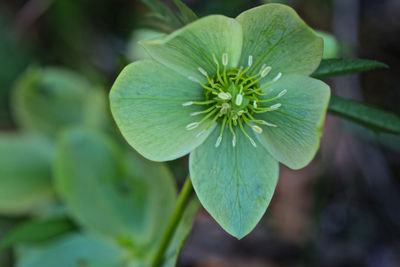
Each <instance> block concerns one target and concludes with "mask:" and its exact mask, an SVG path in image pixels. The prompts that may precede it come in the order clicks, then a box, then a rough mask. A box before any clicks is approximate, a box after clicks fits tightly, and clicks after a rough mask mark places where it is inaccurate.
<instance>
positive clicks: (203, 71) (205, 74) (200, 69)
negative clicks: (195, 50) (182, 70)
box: [198, 67, 208, 78]
mask: <svg viewBox="0 0 400 267" xmlns="http://www.w3.org/2000/svg"><path fill="white" fill-rule="evenodd" d="M198 70H199V71H200V73H201V74H203V75H204V76H205V77H206V78H208V73H207V71H205V70H204V69H203V68H202V67H199V68H198Z"/></svg>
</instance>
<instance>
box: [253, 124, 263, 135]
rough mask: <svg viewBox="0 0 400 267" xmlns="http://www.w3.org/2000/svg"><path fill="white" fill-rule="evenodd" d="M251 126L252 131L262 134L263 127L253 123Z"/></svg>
mask: <svg viewBox="0 0 400 267" xmlns="http://www.w3.org/2000/svg"><path fill="white" fill-rule="evenodd" d="M251 128H253V131H254V132H256V133H258V134H262V132H263V129H262V128H261V127H260V126H257V125H253V126H251Z"/></svg>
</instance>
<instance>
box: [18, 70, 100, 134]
mask: <svg viewBox="0 0 400 267" xmlns="http://www.w3.org/2000/svg"><path fill="white" fill-rule="evenodd" d="M105 99H106V98H105V96H104V94H102V92H100V91H98V90H95V89H94V88H93V87H92V85H91V84H90V83H89V82H88V81H87V80H85V79H84V78H83V77H82V76H80V75H78V74H77V73H74V72H71V71H69V70H66V69H62V68H55V67H48V68H44V69H39V68H30V69H28V71H27V72H26V73H24V74H23V76H22V77H21V78H20V80H19V81H18V83H17V84H16V87H15V88H14V92H13V99H12V100H13V109H14V113H15V119H16V121H17V124H18V125H19V126H20V127H21V128H23V129H24V130H28V131H32V132H37V133H40V134H45V135H47V136H50V137H54V136H56V135H57V133H58V131H60V130H62V129H63V128H65V127H70V126H74V125H85V126H90V127H102V126H103V124H105V121H104V120H105V118H107V115H106V112H105V111H106V102H105ZM94 114H95V116H94Z"/></svg>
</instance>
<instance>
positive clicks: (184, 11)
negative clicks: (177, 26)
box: [173, 0, 198, 24]
mask: <svg viewBox="0 0 400 267" xmlns="http://www.w3.org/2000/svg"><path fill="white" fill-rule="evenodd" d="M173 1H174V4H175V5H176V7H177V8H178V9H179V12H180V14H179V15H180V17H181V20H182V21H183V23H184V24H189V23H190V22H193V21H195V20H196V19H198V17H197V15H196V13H194V12H193V10H191V9H190V8H189V7H188V6H187V5H185V4H184V3H183V2H182V1H181V0H173Z"/></svg>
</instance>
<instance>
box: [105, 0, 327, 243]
mask: <svg viewBox="0 0 400 267" xmlns="http://www.w3.org/2000/svg"><path fill="white" fill-rule="evenodd" d="M142 45H143V46H144V48H145V49H146V50H147V52H148V53H149V54H150V55H151V56H152V58H153V59H154V60H150V61H139V62H135V63H133V64H130V65H129V66H127V67H126V68H125V69H124V70H123V71H122V72H121V74H120V75H119V77H118V78H117V80H116V82H115V84H114V86H113V88H112V90H111V95H110V98H111V110H112V113H113V115H114V118H115V120H116V122H117V125H118V126H119V128H120V130H121V132H122V134H123V135H124V137H125V138H126V140H127V141H128V142H129V144H130V145H131V146H132V147H134V148H135V149H136V150H137V151H138V152H139V153H141V154H142V155H143V156H145V157H146V158H148V159H151V160H154V161H166V160H173V159H176V158H179V157H182V156H184V155H186V154H188V153H190V158H189V168H190V175H191V179H192V183H193V186H194V189H195V191H196V193H197V195H198V197H199V199H200V201H201V203H202V204H203V206H204V207H205V208H206V209H207V211H208V212H209V213H210V214H211V215H212V216H213V217H214V218H215V219H216V221H217V222H218V223H219V224H220V225H221V226H222V227H223V228H224V229H225V230H226V231H227V232H229V233H230V234H232V235H234V236H236V237H238V238H241V237H243V236H245V235H246V234H248V233H249V232H250V231H251V230H252V229H253V228H254V227H255V225H256V224H257V223H258V221H259V220H260V219H261V217H262V215H263V214H264V212H265V210H266V208H267V206H268V204H269V202H270V200H271V198H272V195H273V192H274V190H275V186H276V183H277V179H278V172H279V164H278V162H281V163H283V164H285V165H286V166H288V167H290V168H292V169H299V168H302V167H304V166H305V165H307V164H308V163H309V162H310V161H311V160H312V158H313V157H314V155H315V153H316V151H317V149H318V147H319V140H320V136H321V132H322V125H323V121H324V116H325V112H326V109H327V105H328V101H329V96H330V90H329V87H328V85H326V84H324V83H323V82H321V81H319V80H315V79H312V78H309V77H307V75H310V74H311V73H312V72H313V71H314V70H315V69H316V68H317V67H318V65H319V63H320V60H321V56H322V51H323V43H322V39H321V38H320V37H318V36H317V35H316V34H315V33H314V32H313V31H312V30H311V29H310V28H309V27H308V26H307V25H306V24H305V23H304V22H303V21H302V20H301V19H300V18H299V17H298V15H297V14H296V13H295V12H294V11H293V10H292V9H291V8H289V7H287V6H284V5H279V4H269V5H264V6H260V7H257V8H254V9H251V10H248V11H245V12H243V13H242V14H240V15H239V16H238V17H237V18H235V19H232V18H228V17H225V16H220V15H212V16H208V17H205V18H202V19H199V20H197V21H195V22H193V23H191V24H189V25H187V26H185V27H184V28H182V29H180V30H177V31H175V32H173V33H171V34H169V35H166V36H162V37H159V38H157V39H152V40H149V41H144V42H142Z"/></svg>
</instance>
